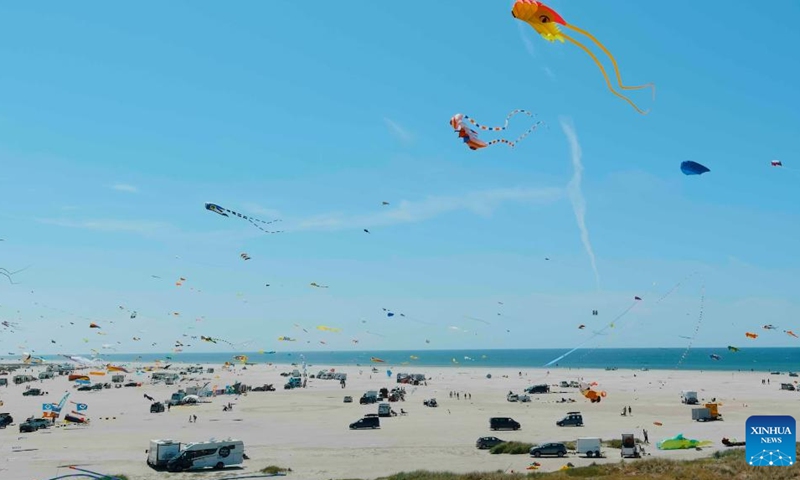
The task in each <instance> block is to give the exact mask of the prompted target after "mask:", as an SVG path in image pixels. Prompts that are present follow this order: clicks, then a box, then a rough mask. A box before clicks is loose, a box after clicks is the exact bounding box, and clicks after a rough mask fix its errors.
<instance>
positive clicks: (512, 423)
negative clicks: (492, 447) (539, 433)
mask: <svg viewBox="0 0 800 480" xmlns="http://www.w3.org/2000/svg"><path fill="white" fill-rule="evenodd" d="M489 428H490V429H491V430H519V429H520V428H522V425H520V424H519V422H518V421H516V420H514V419H513V418H508V417H493V418H490V419H489Z"/></svg>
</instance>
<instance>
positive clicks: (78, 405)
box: [76, 403, 89, 412]
mask: <svg viewBox="0 0 800 480" xmlns="http://www.w3.org/2000/svg"><path fill="white" fill-rule="evenodd" d="M76 406H77V407H78V411H79V412H82V411H84V410H87V409H88V408H89V405H86V404H85V403H78V404H76Z"/></svg>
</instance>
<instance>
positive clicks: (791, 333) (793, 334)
mask: <svg viewBox="0 0 800 480" xmlns="http://www.w3.org/2000/svg"><path fill="white" fill-rule="evenodd" d="M783 333H785V334H786V335H791V336H793V337H794V338H800V337H798V336H797V335H796V334H795V333H794V332H793V331H791V330H784V331H783Z"/></svg>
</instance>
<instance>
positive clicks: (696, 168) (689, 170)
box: [681, 160, 711, 175]
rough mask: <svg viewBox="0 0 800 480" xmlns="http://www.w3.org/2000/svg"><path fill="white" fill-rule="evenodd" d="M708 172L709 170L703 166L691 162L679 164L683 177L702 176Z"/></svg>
mask: <svg viewBox="0 0 800 480" xmlns="http://www.w3.org/2000/svg"><path fill="white" fill-rule="evenodd" d="M710 171H711V169H709V168H708V167H706V166H705V165H700V164H699V163H697V162H693V161H691V160H688V161H686V162H683V163H681V172H683V174H684V175H702V174H704V173H706V172H710Z"/></svg>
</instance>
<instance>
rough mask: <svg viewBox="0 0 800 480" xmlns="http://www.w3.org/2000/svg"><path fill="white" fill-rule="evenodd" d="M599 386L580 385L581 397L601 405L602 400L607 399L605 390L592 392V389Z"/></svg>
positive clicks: (591, 384) (590, 384)
mask: <svg viewBox="0 0 800 480" xmlns="http://www.w3.org/2000/svg"><path fill="white" fill-rule="evenodd" d="M595 386H597V382H592V383H586V382H581V383H580V391H581V395H583V396H584V397H586V398H588V399H589V400H590V401H591V402H592V403H600V400H602V399H604V398H605V397H606V392H605V391H603V390H592V387H595Z"/></svg>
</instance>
